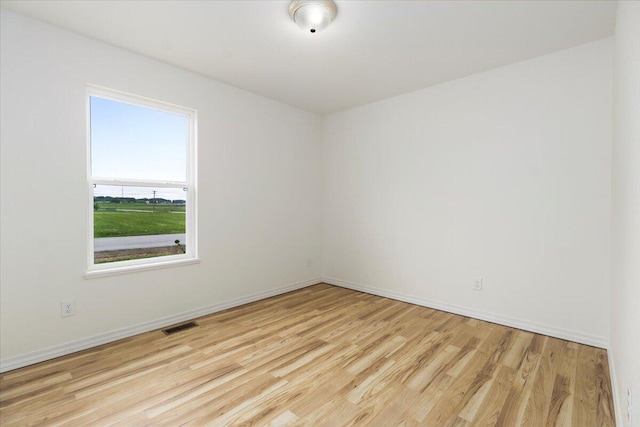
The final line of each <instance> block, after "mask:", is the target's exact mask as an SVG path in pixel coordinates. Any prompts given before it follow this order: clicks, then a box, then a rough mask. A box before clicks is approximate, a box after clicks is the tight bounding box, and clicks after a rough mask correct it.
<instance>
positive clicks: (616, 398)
mask: <svg viewBox="0 0 640 427" xmlns="http://www.w3.org/2000/svg"><path fill="white" fill-rule="evenodd" d="M607 356H608V359H609V376H610V377H611V394H612V395H613V396H612V397H613V409H614V411H615V416H616V426H618V427H622V426H624V419H625V418H626V417H625V418H623V417H624V415H623V412H622V408H623V406H622V404H623V403H624V404H626V403H627V401H626V399H625V401H624V402H623V401H622V399H621V397H622V396H620V393H619V392H618V377H617V376H616V359H615V358H614V357H613V350H612V349H611V345H609V346H608V348H607Z"/></svg>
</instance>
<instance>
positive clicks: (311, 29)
mask: <svg viewBox="0 0 640 427" xmlns="http://www.w3.org/2000/svg"><path fill="white" fill-rule="evenodd" d="M337 13H338V8H337V7H336V4H335V3H334V2H333V1H332V0H293V1H292V2H291V3H289V15H290V16H291V19H293V20H294V21H295V23H296V24H298V27H300V28H301V29H302V31H304V32H308V33H311V34H315V33H319V32H320V31H322V30H324V29H325V28H327V26H328V25H329V24H330V23H331V21H333V19H334V18H335V17H336V14H337Z"/></svg>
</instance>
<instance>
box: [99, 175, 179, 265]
mask: <svg viewBox="0 0 640 427" xmlns="http://www.w3.org/2000/svg"><path fill="white" fill-rule="evenodd" d="M186 199H187V193H186V191H185V190H183V189H182V188H154V187H132V186H126V185H125V186H116V185H96V187H95V189H94V193H93V232H94V240H93V246H94V263H96V264H99V263H105V262H114V261H126V260H131V259H140V258H152V257H159V256H166V255H179V254H183V253H185V251H186V243H187V242H186V221H185V219H186ZM176 241H177V242H176Z"/></svg>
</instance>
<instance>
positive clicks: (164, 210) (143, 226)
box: [93, 203, 186, 238]
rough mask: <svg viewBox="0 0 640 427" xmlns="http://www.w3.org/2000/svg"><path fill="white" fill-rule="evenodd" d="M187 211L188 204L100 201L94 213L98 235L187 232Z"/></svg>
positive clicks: (119, 235) (96, 235) (121, 235)
mask: <svg viewBox="0 0 640 427" xmlns="http://www.w3.org/2000/svg"><path fill="white" fill-rule="evenodd" d="M154 208H155V211H154ZM132 211H133V212H132ZM184 212H185V207H184V206H173V205H156V206H153V205H147V204H142V203H120V204H110V203H99V204H98V209H97V210H94V213H93V233H94V237H95V238H100V237H123V236H148V235H153V234H176V233H184V232H185V221H186V215H185V214H184Z"/></svg>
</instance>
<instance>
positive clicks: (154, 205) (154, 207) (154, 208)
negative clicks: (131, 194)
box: [152, 190, 156, 212]
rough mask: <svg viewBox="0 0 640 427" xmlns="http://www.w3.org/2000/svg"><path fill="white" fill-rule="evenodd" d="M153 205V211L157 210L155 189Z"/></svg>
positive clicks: (154, 191)
mask: <svg viewBox="0 0 640 427" xmlns="http://www.w3.org/2000/svg"><path fill="white" fill-rule="evenodd" d="M152 203H153V207H152V209H153V210H152V212H155V211H156V190H153V202H152Z"/></svg>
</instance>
